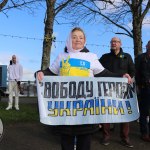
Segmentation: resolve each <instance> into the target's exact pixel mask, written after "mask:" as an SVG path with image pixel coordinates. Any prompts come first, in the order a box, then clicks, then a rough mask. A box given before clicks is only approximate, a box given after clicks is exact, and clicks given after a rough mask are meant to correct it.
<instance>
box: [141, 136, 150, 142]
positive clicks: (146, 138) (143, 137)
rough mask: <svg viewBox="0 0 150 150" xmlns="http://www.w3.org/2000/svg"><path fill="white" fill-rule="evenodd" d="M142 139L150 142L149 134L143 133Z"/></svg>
mask: <svg viewBox="0 0 150 150" xmlns="http://www.w3.org/2000/svg"><path fill="white" fill-rule="evenodd" d="M141 139H142V140H143V141H145V142H150V137H148V135H143V136H142V137H141Z"/></svg>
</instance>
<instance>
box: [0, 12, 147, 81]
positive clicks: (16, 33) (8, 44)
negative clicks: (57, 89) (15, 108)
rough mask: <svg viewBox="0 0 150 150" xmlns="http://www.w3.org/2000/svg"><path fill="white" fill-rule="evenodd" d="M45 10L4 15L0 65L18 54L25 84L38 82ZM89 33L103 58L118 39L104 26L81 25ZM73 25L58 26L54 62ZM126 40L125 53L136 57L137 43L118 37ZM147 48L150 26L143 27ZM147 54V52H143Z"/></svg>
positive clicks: (0, 27)
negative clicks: (35, 74)
mask: <svg viewBox="0 0 150 150" xmlns="http://www.w3.org/2000/svg"><path fill="white" fill-rule="evenodd" d="M43 20H44V9H41V10H38V11H37V12H36V13H35V14H34V15H31V14H29V13H28V12H27V11H20V10H11V11H10V12H9V13H8V17H7V16H6V15H5V14H3V13H0V56H1V57H0V65H8V64H9V60H10V59H11V57H12V55H14V54H15V55H16V56H17V57H18V59H19V62H20V64H22V66H23V72H24V75H23V81H28V80H30V81H34V80H35V79H34V72H36V71H37V70H39V69H40V68H41V59H42V47H43V41H42V39H43V35H44V23H43ZM80 27H81V28H82V29H83V30H84V31H85V34H86V44H87V48H88V49H89V50H90V51H91V52H94V53H96V54H97V55H98V57H101V56H102V55H103V54H104V53H108V52H109V51H110V47H109V45H110V40H111V38H112V37H114V36H116V35H115V34H114V33H112V32H105V27H104V26H103V25H102V24H81V25H80ZM71 29H72V26H71V25H66V24H59V25H58V24H57V23H56V22H55V25H54V35H55V36H56V42H55V43H53V47H52V52H51V56H50V57H51V63H52V61H53V60H54V59H55V58H56V56H57V55H58V53H60V52H63V49H64V47H65V41H66V38H67V36H68V34H69V32H70V31H71ZM117 37H119V38H120V39H121V41H122V47H123V49H124V51H125V52H127V53H129V54H131V56H132V58H134V54H133V53H134V52H133V40H132V39H131V38H129V37H127V36H122V35H119V36H118V35H117ZM142 38H143V47H144V48H145V45H146V43H147V41H148V40H150V25H145V26H143V30H142ZM143 51H145V49H144V50H143Z"/></svg>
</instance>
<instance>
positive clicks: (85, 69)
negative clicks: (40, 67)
mask: <svg viewBox="0 0 150 150" xmlns="http://www.w3.org/2000/svg"><path fill="white" fill-rule="evenodd" d="M60 75H61V76H82V77H89V75H90V62H89V61H86V60H82V59H75V58H70V57H68V58H67V60H62V61H61V62H60Z"/></svg>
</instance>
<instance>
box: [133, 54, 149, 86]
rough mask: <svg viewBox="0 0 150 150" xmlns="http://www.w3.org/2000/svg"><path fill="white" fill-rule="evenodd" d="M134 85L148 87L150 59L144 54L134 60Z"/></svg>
mask: <svg viewBox="0 0 150 150" xmlns="http://www.w3.org/2000/svg"><path fill="white" fill-rule="evenodd" d="M135 66H136V83H137V85H138V86H140V87H145V86H149V87H150V58H148V56H147V54H146V53H143V54H141V55H139V56H138V57H137V58H136V64H135Z"/></svg>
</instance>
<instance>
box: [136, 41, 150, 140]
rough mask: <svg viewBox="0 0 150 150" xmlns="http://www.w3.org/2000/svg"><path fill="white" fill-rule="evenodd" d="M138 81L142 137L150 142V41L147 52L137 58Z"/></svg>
mask: <svg viewBox="0 0 150 150" xmlns="http://www.w3.org/2000/svg"><path fill="white" fill-rule="evenodd" d="M135 66H136V83H137V89H138V91H139V95H140V99H139V108H140V119H139V123H140V132H141V139H142V140H143V141H145V142H150V121H149V118H150V41H148V43H147V45H146V52H145V53H142V54H140V55H138V56H137V58H136V63H135Z"/></svg>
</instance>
